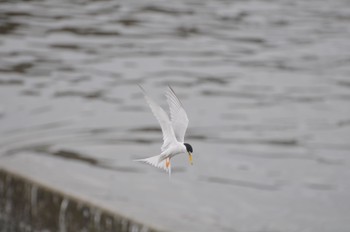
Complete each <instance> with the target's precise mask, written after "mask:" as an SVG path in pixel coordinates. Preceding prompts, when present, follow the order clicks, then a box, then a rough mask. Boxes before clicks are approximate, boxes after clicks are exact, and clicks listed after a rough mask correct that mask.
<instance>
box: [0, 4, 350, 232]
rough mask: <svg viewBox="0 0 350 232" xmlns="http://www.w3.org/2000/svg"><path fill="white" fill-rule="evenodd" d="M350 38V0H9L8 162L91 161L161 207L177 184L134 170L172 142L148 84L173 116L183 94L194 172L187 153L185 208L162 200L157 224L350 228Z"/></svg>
mask: <svg viewBox="0 0 350 232" xmlns="http://www.w3.org/2000/svg"><path fill="white" fill-rule="evenodd" d="M349 38H350V3H349V1H345V0H329V1H316V0H308V1H301V0H296V1H287V0H265V1H257V0H250V1H229V0H221V1H215V0H187V1H185V0H178V1H171V2H170V1H148V0H147V1H136V0H128V1H88V0H80V1H78V0H76V1H68V0H62V1H53V0H43V1H1V2H0V138H1V139H0V162H1V160H2V159H5V158H6V157H15V156H19V155H22V154H29V153H30V154H34V157H35V156H36V157H41V158H40V159H41V160H42V161H41V162H45V160H46V158H47V157H51V158H52V159H53V160H56V161H54V162H56V166H55V168H57V169H63V168H67V167H68V166H69V165H74V164H76V163H78V164H79V165H80V164H81V165H83V166H82V167H83V168H81V169H79V168H78V167H76V168H74V167H73V169H74V170H75V171H76V172H77V173H80V174H81V175H85V174H86V175H87V176H89V173H90V171H89V170H91V173H93V171H92V170H97V169H98V170H102V171H103V170H106V171H108V172H111V173H112V174H111V175H112V176H113V177H114V178H116V179H118V178H121V177H122V178H124V179H128V180H129V182H128V183H127V184H125V185H122V184H121V183H118V182H117V181H116V179H114V180H113V181H111V183H112V184H113V185H117V186H118V185H119V186H120V185H122V188H123V189H125V194H127V195H129V194H131V195H132V194H135V198H137V197H138V196H139V197H140V198H142V196H144V195H148V196H149V197H152V196H153V195H154V194H157V193H158V192H159V191H164V190H160V189H162V188H164V183H166V182H167V181H168V180H167V178H168V177H167V176H166V174H165V173H162V172H160V171H159V170H155V169H153V168H152V167H149V166H146V165H142V164H139V163H134V162H132V160H133V159H135V158H141V157H148V156H151V155H157V154H159V152H160V146H161V138H162V136H161V132H160V129H159V126H158V124H157V121H156V120H155V119H154V117H153V115H152V113H151V111H150V110H149V109H148V106H147V105H146V103H145V101H144V99H143V97H142V94H141V91H140V89H139V88H138V86H137V84H141V85H142V86H143V87H144V88H145V89H146V90H147V91H148V92H149V94H150V95H151V96H152V97H153V98H154V99H156V100H157V101H158V102H159V103H161V104H162V105H163V106H166V105H165V100H164V95H163V93H164V91H165V90H166V88H167V85H171V86H172V87H173V88H174V90H175V92H176V93H177V94H178V96H179V98H180V99H181V101H182V103H183V105H184V107H185V108H186V110H187V113H188V116H189V119H190V125H189V129H188V134H187V137H186V141H187V142H189V143H190V144H192V146H193V147H194V166H193V167H191V166H190V165H189V164H188V161H187V160H186V157H185V156H184V157H177V158H176V159H174V164H173V167H174V172H173V178H172V182H173V183H172V185H174V186H176V187H177V188H176V189H177V190H178V191H180V192H182V193H183V194H182V195H181V197H182V198H181V197H179V196H178V195H177V194H175V193H174V192H171V191H169V192H170V193H168V195H167V196H164V195H161V194H159V196H158V200H160V201H167V204H166V205H165V206H164V207H165V208H163V209H162V208H161V207H160V208H159V210H154V211H150V212H149V215H147V216H150V217H154V218H161V217H165V218H166V217H167V216H168V217H169V218H171V220H170V219H169V221H166V220H165V222H164V226H165V227H166V228H168V229H169V230H173V231H179V230H180V231H186V230H187V231H204V230H207V231H213V228H215V230H216V231H254V232H257V231H317V232H319V231H337V232H342V231H344V232H345V231H350V224H349V223H348V219H349V215H350V197H349V196H350V185H349V178H350V171H349V170H350V169H349V166H350V163H349V161H350V159H349V155H350V143H349V141H350V77H349V76H350V40H349ZM60 165H61V166H60ZM79 167H80V166H79ZM91 173H90V175H92V174H91ZM43 175H47V176H50V174H49V173H43ZM64 175H65V173H64V172H62V176H64ZM150 178H152V181H151V182H148V180H149V179H150ZM141 180H142V181H141ZM138 181H140V182H141V183H144V184H143V185H142V184H141V185H140V184H139V183H138ZM164 181H165V182H164ZM131 186H132V187H131ZM174 186H171V187H174ZM171 187H169V188H171ZM129 188H130V189H129ZM131 188H133V189H134V190H135V191H136V192H137V193H134V192H133V191H132V190H131ZM105 191H106V194H107V193H109V194H110V196H113V194H116V193H115V192H113V191H112V190H110V189H108V188H107V189H106V190H105ZM131 192H133V193H131ZM184 198H186V201H185V200H184ZM151 201H152V200H149V199H148V200H146V199H143V201H140V200H138V201H134V200H130V201H129V202H128V205H129V206H135V208H136V209H137V207H139V208H141V207H145V205H147V204H149V205H150V208H152V207H151V203H149V202H151ZM187 201H189V202H187ZM116 202H117V200H116ZM155 207H157V206H155ZM158 207H159V206H158ZM117 208H118V207H117ZM157 209H158V208H157ZM137 211H138V210H135V211H133V212H130V214H131V216H135V215H137ZM167 212H172V213H171V217H170V216H169V215H170V214H168V213H167ZM184 212H185V213H184ZM184 218H186V220H184ZM188 218H190V219H191V222H189V221H187V219H188ZM152 223H154V222H152ZM160 224H161V223H160ZM179 224H181V226H180V225H179Z"/></svg>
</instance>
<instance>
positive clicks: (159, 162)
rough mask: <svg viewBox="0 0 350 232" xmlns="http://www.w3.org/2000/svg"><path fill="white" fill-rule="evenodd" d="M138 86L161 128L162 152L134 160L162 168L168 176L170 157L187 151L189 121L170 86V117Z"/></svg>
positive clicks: (167, 94) (168, 99) (168, 97)
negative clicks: (186, 135) (186, 141)
mask: <svg viewBox="0 0 350 232" xmlns="http://www.w3.org/2000/svg"><path fill="white" fill-rule="evenodd" d="M140 88H141V89H142V91H143V94H144V96H145V99H146V100H147V103H148V105H149V106H150V108H151V110H152V112H153V114H154V116H155V117H156V118H157V120H158V122H159V124H160V126H161V128H162V132H163V141H164V142H163V145H162V147H161V151H162V152H161V154H160V155H156V156H152V157H149V158H146V159H139V160H135V161H140V162H145V163H148V164H151V165H153V166H155V167H157V168H162V169H164V170H165V171H167V172H168V173H169V176H170V175H171V165H170V159H171V158H172V157H174V156H176V155H178V154H181V153H187V152H188V151H187V149H186V146H185V145H184V138H185V133H186V129H187V126H188V122H189V120H188V117H187V114H186V111H185V110H184V108H183V107H182V104H181V102H180V100H179V99H178V98H177V97H176V95H175V92H174V91H173V90H172V88H170V87H169V90H168V91H167V93H166V97H167V101H168V104H169V108H170V118H169V116H168V114H167V113H166V112H165V111H164V110H163V109H162V108H161V107H160V106H159V105H158V104H157V103H155V102H154V101H153V100H152V99H151V98H150V97H149V96H147V94H146V92H145V90H144V89H143V88H142V87H141V86H140ZM189 155H190V156H191V155H192V154H191V153H189ZM191 157H192V156H191Z"/></svg>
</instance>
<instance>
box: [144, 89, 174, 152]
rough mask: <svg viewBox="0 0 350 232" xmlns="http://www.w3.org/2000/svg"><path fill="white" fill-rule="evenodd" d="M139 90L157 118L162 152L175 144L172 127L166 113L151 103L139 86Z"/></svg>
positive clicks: (151, 100) (150, 99)
mask: <svg viewBox="0 0 350 232" xmlns="http://www.w3.org/2000/svg"><path fill="white" fill-rule="evenodd" d="M140 88H141V90H142V92H143V94H144V96H145V99H146V101H147V103H148V105H149V107H150V108H151V110H152V112H153V114H154V116H155V117H156V118H157V120H158V122H159V124H160V127H161V128H162V132H163V145H162V148H161V150H162V151H164V150H165V149H166V148H167V147H168V146H169V145H170V144H173V143H176V142H177V141H176V137H175V133H174V130H173V127H172V125H171V121H170V119H169V116H168V115H167V113H166V112H165V111H164V110H163V108H162V107H160V106H159V105H158V104H157V103H156V102H155V101H153V99H152V98H150V97H149V96H147V94H146V91H145V90H144V89H143V88H142V86H140Z"/></svg>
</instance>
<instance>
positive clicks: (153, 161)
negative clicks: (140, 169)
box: [134, 155, 171, 176]
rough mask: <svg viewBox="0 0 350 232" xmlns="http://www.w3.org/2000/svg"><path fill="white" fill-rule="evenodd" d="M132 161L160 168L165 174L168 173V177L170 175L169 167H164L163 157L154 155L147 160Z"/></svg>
mask: <svg viewBox="0 0 350 232" xmlns="http://www.w3.org/2000/svg"><path fill="white" fill-rule="evenodd" d="M134 161H136V162H143V163H147V164H150V165H152V166H154V167H156V168H160V169H163V170H165V171H166V172H168V173H169V176H170V175H171V166H169V168H167V167H166V161H165V159H164V156H163V155H155V156H152V157H149V158H145V159H137V160H134Z"/></svg>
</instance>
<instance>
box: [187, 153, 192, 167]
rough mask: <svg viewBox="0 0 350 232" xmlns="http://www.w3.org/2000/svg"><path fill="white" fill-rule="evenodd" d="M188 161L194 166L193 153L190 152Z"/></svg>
mask: <svg viewBox="0 0 350 232" xmlns="http://www.w3.org/2000/svg"><path fill="white" fill-rule="evenodd" d="M188 160H189V161H190V164H191V165H193V160H192V154H191V152H188Z"/></svg>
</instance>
